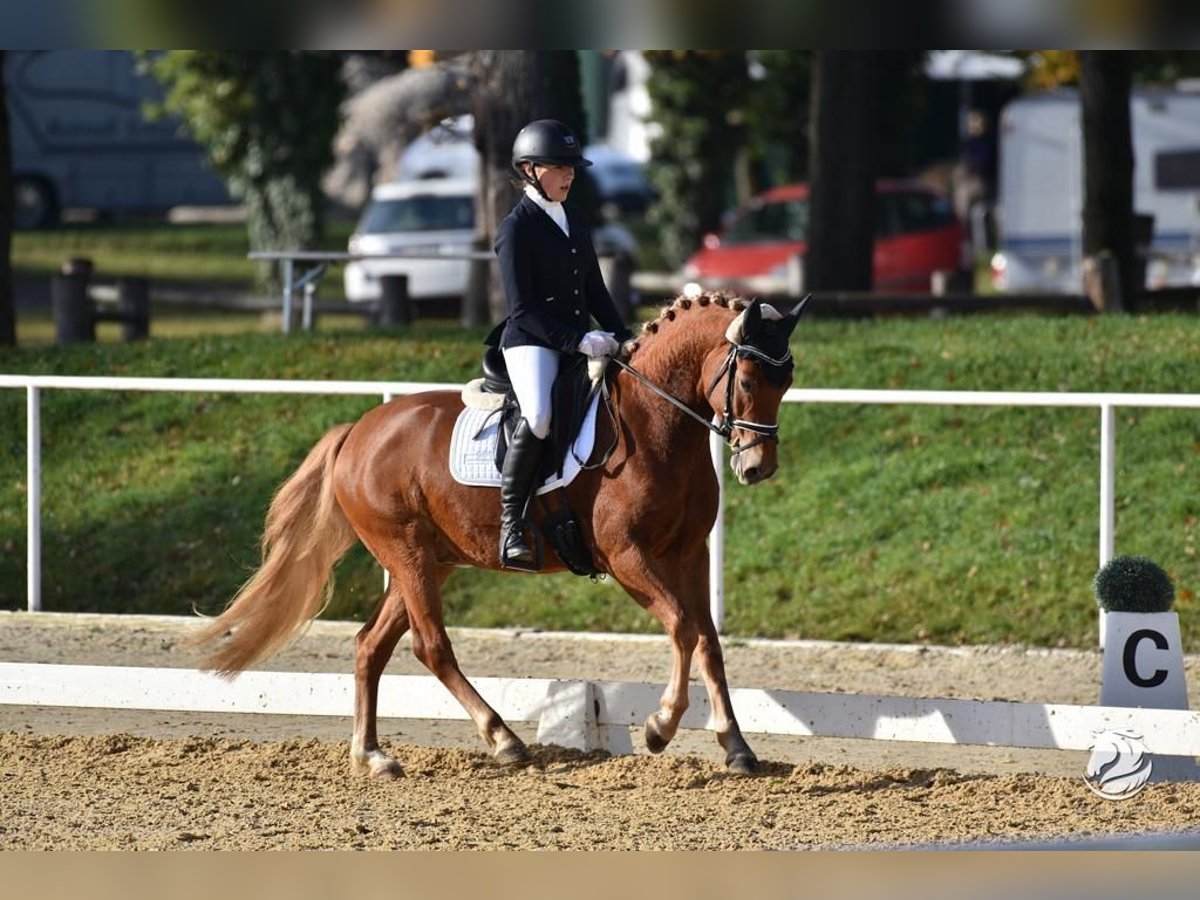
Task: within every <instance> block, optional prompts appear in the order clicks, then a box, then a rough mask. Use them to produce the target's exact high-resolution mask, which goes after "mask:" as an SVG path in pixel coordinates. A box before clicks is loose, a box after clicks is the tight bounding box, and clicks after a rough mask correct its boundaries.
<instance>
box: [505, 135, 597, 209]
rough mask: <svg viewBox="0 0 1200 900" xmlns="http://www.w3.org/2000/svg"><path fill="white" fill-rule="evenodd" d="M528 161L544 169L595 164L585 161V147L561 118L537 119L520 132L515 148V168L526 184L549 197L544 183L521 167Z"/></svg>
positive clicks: (513, 155)
mask: <svg viewBox="0 0 1200 900" xmlns="http://www.w3.org/2000/svg"><path fill="white" fill-rule="evenodd" d="M527 162H528V163H536V164H538V165H542V166H572V167H573V168H576V169H582V168H586V167H587V166H590V165H591V164H592V161H591V160H590V159H584V158H583V148H582V147H581V146H580V145H579V138H577V137H575V132H573V131H571V129H570V128H568V127H567V126H566V125H564V124H563V123H562V122H560V121H558V120H557V119H537V120H536V121H533V122H530V123H529V124H528V125H526V126H525V127H524V128H522V129H521V130H520V131H518V132H517V137H516V139H515V140H514V141H513V148H512V167H513V169H515V170H516V172H517V174H518V175H519V176H520V178H521V180H522V181H524V182H525V183H527V184H532V185H533V186H534V187H535V188H536V189H537V192H538V193H539V194H541V195H542V196H543V197H546V192H545V191H543V190H542V185H541V182H539V181H538V180H537V179H536V178H534V177H533V176H531V175H527V174H526V173H525V171H524V169H522V168H521V165H522V163H527ZM546 199H547V200H549V199H550V198H549V197H546Z"/></svg>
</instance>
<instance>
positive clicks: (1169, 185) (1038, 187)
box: [992, 89, 1200, 293]
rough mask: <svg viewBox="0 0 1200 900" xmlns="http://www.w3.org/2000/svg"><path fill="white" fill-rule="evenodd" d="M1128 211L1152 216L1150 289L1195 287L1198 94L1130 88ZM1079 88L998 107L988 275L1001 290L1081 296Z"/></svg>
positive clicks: (1199, 258) (1199, 246)
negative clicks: (995, 238) (994, 236)
mask: <svg viewBox="0 0 1200 900" xmlns="http://www.w3.org/2000/svg"><path fill="white" fill-rule="evenodd" d="M1130 114H1131V117H1132V126H1133V145H1134V211H1135V213H1137V214H1140V215H1147V216H1152V217H1153V242H1152V244H1151V245H1150V247H1149V248H1148V250H1147V252H1148V262H1147V267H1146V286H1147V287H1149V288H1159V287H1165V286H1169V285H1189V284H1197V283H1200V93H1198V92H1190V91H1177V90H1141V91H1135V92H1134V95H1133V97H1132V99H1131V104H1130ZM1082 143H1083V141H1082V129H1081V125H1080V103H1079V94H1078V92H1077V91H1075V90H1069V89H1062V90H1056V91H1050V92H1047V93H1044V94H1033V95H1029V96H1025V97H1020V98H1018V99H1016V100H1014V101H1012V102H1011V103H1009V104H1008V105H1007V106H1006V107H1005V108H1004V110H1003V112H1002V113H1001V117H1000V134H999V183H998V185H997V195H996V215H997V227H998V232H999V242H998V250H997V253H996V254H995V255H994V256H993V258H992V278H993V282H994V283H995V286H996V288H997V289H998V290H1001V291H1052V292H1056V291H1061V292H1065V293H1081V292H1082V291H1083V278H1082V274H1081V260H1082V257H1083V153H1082Z"/></svg>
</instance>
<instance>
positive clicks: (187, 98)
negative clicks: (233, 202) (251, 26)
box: [146, 50, 344, 280]
mask: <svg viewBox="0 0 1200 900" xmlns="http://www.w3.org/2000/svg"><path fill="white" fill-rule="evenodd" d="M146 65H147V68H148V69H149V71H150V72H151V73H152V74H153V75H154V76H155V77H156V78H157V79H158V80H159V81H160V82H161V83H162V84H163V85H164V86H165V87H166V89H167V91H166V96H165V98H164V100H163V102H162V104H161V107H160V108H159V109H158V110H155V111H158V112H160V111H162V110H165V111H166V112H169V113H173V114H176V115H178V116H179V117H180V119H181V120H182V121H183V127H184V129H185V130H187V131H188V132H190V134H191V135H192V136H193V137H194V138H195V139H196V140H198V141H199V142H200V143H201V144H202V145H203V146H204V147H205V148H206V149H207V151H208V158H209V160H210V161H211V162H212V164H213V167H214V168H215V169H216V170H217V172H219V173H220V174H221V175H222V177H223V178H224V179H225V181H226V183H227V184H228V186H229V189H230V192H231V193H232V194H233V195H234V196H237V197H241V198H243V199H244V200H245V203H246V207H247V212H248V215H249V223H248V229H249V237H250V247H251V249H254V250H303V249H311V248H312V247H314V246H315V245H316V243H317V241H319V240H320V238H321V236H322V233H323V227H324V195H323V193H322V191H321V176H322V175H323V173H324V172H325V170H326V169H327V168H329V166H330V165H331V163H332V160H333V149H332V148H333V139H334V135H335V134H336V132H337V126H338V117H339V107H340V105H341V101H342V97H343V94H344V87H343V84H342V80H341V74H340V72H341V57H340V56H339V55H338V54H336V53H332V52H329V51H299V50H259V51H236V50H170V51H167V52H165V53H162V54H160V55H157V56H152V57H147V59H146ZM273 270H274V267H264V268H263V269H262V270H260V271H261V273H262V275H263V276H264V280H268V279H269V278H271V277H273Z"/></svg>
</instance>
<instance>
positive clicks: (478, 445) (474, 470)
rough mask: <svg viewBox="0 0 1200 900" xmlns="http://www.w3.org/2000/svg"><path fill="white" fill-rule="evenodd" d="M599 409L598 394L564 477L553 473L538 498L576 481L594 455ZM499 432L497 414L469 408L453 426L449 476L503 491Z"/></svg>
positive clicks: (573, 449) (569, 453) (586, 416)
mask: <svg viewBox="0 0 1200 900" xmlns="http://www.w3.org/2000/svg"><path fill="white" fill-rule="evenodd" d="M599 405H600V395H599V394H597V395H596V396H595V397H593V398H592V403H591V406H589V407H588V411H587V415H585V416H584V418H583V427H582V428H580V429H579V436H578V437H577V438H575V445H574V446H573V447H572V448H571V450H570V451H569V452H568V453H567V456H566V459H565V460H564V461H563V473H562V477H561V478H559V477H558V474H557V473H552V474H551V475H550V477H549V478H548V479H546V482H545V483H544V484H543V485H542V486H541V487H540V488H538V490H537V492H538V493H539V494H544V493H546V492H547V491H552V490H554V489H555V488H560V487H566V486H567V485H568V484H570V483H571V482H572V481H574V480H575V476H576V475H578V474H579V472H580V470H581V469H582V468H583V464H584V463H585V462H587V460H588V457H589V456H591V455H592V447H593V445H594V444H595V441H596V407H597V406H599ZM489 417H490V419H489ZM499 429H500V415H499V413H498V412H495V411H491V410H486V409H472V408H471V407H469V406H468V407H466V408H465V409H464V410H463V411H462V412H461V413H459V416H458V419H457V421H455V423H454V433H453V434H452V435H451V436H450V474H451V475H453V476H454V480H455V481H457V482H458V483H459V484H470V485H475V486H479V487H496V488H498V487H500V470H499V469H497V468H496V436H497V434H498V433H499Z"/></svg>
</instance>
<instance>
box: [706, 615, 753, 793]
mask: <svg viewBox="0 0 1200 900" xmlns="http://www.w3.org/2000/svg"><path fill="white" fill-rule="evenodd" d="M698 618H700V642H699V645H698V648H697V654H696V656H697V658H698V661H699V663H700V673H701V674H702V675H703V676H704V685H705V687H706V688H707V689H708V702H709V705H710V706H711V707H712V722H713V727H714V728H716V730H717V741H718V742H719V743H720V745H721V746H722V747H723V748H724V750H725V765H726V766H727V767H728V768H729V770H730V771H731V772H737V773H739V774H741V775H753V774H754V773H755V772H757V771H758V757H757V756H755V755H754V751H753V750H751V749H750V745H749V744H747V743H746V739H745V738H744V737H742V729H741V728H740V727H739V726H738V723H737V718H736V717H735V716H734V714H733V702H732V700H731V699H730V697H729V682H728V681H727V680H726V678H725V657H724V654H723V653H722V651H721V639H720V637H719V636H718V635H717V628H716V625H714V624H713V620H712V613H711V612H710V611H709V609H708V606H707V597H705V603H704V604H702V609H701V610H700V611H699V613H698Z"/></svg>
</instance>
